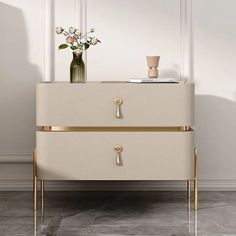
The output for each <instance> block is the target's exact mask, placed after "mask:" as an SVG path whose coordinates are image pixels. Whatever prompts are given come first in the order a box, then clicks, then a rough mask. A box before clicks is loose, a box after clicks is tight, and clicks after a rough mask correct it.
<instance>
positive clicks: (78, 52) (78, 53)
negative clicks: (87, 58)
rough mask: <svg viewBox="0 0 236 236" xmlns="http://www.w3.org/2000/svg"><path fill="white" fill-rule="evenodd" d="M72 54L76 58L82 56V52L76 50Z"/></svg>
mask: <svg viewBox="0 0 236 236" xmlns="http://www.w3.org/2000/svg"><path fill="white" fill-rule="evenodd" d="M74 54H75V55H76V56H77V57H78V56H79V55H81V54H82V51H81V50H80V49H77V50H75V51H74Z"/></svg>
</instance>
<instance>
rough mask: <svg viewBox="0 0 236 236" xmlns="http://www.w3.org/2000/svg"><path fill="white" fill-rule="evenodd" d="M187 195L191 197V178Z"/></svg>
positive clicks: (188, 181)
mask: <svg viewBox="0 0 236 236" xmlns="http://www.w3.org/2000/svg"><path fill="white" fill-rule="evenodd" d="M187 197H188V198H191V180H187Z"/></svg>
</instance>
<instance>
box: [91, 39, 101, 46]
mask: <svg viewBox="0 0 236 236" xmlns="http://www.w3.org/2000/svg"><path fill="white" fill-rule="evenodd" d="M98 42H99V43H100V41H99V39H97V38H93V39H92V42H91V43H92V45H96V44H97V43H98Z"/></svg>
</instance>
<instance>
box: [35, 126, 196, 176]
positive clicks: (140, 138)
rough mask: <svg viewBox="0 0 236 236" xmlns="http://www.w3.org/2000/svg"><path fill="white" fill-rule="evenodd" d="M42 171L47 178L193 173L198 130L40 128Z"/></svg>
mask: <svg viewBox="0 0 236 236" xmlns="http://www.w3.org/2000/svg"><path fill="white" fill-rule="evenodd" d="M117 145H120V146H121V150H117V149H115V147H116V146H117ZM119 151H120V152H119ZM118 158H120V160H119V161H120V162H118V163H117V160H118ZM122 162H123V165H122ZM37 171H38V173H37V175H38V178H39V179H44V180H188V179H193V132H192V131H188V132H146V131H145V132H41V131H38V132H37Z"/></svg>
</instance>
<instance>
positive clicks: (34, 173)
mask: <svg viewBox="0 0 236 236" xmlns="http://www.w3.org/2000/svg"><path fill="white" fill-rule="evenodd" d="M193 181H194V210H197V209H198V153H197V149H196V148H194V179H193ZM37 182H38V179H37V161H36V150H35V151H34V152H33V208H34V210H37V208H38V204H37V203H38V199H37ZM190 197H191V180H187V198H190ZM41 206H42V213H43V209H44V180H41Z"/></svg>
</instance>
